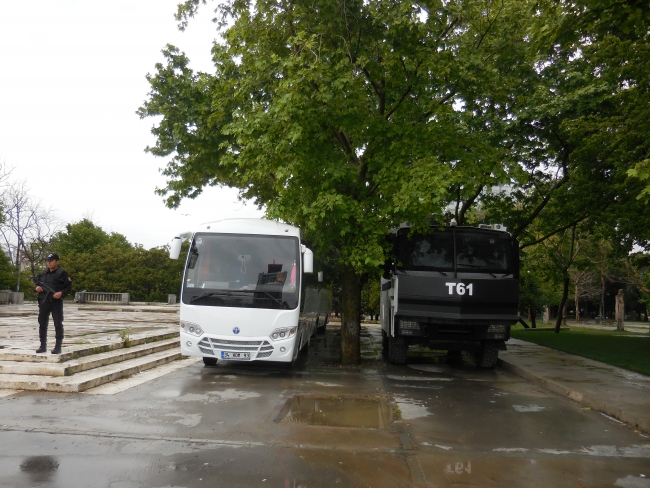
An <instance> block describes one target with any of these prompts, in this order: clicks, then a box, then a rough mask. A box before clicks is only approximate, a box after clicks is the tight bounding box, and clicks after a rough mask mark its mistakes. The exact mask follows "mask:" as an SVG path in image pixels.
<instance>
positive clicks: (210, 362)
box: [203, 356, 217, 366]
mask: <svg viewBox="0 0 650 488" xmlns="http://www.w3.org/2000/svg"><path fill="white" fill-rule="evenodd" d="M203 364H205V365H206V366H216V365H217V358H207V357H205V356H204V357H203Z"/></svg>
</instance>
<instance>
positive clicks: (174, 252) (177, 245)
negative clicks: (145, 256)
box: [169, 237, 183, 259]
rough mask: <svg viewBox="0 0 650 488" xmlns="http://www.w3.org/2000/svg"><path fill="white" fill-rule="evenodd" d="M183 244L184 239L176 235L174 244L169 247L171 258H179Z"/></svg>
mask: <svg viewBox="0 0 650 488" xmlns="http://www.w3.org/2000/svg"><path fill="white" fill-rule="evenodd" d="M182 244H183V239H181V238H180V237H174V239H173V240H172V245H171V246H170V248H169V258H170V259H178V256H179V255H180V253H181V245H182Z"/></svg>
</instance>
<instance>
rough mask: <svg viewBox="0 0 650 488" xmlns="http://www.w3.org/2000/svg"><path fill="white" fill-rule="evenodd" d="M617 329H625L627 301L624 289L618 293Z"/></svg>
mask: <svg viewBox="0 0 650 488" xmlns="http://www.w3.org/2000/svg"><path fill="white" fill-rule="evenodd" d="M615 317H616V330H625V325H624V320H625V301H624V299H623V289H620V290H618V294H617V295H616V314H615Z"/></svg>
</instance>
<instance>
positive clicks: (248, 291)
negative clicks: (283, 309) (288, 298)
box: [233, 289, 284, 306]
mask: <svg viewBox="0 0 650 488" xmlns="http://www.w3.org/2000/svg"><path fill="white" fill-rule="evenodd" d="M233 291H235V292H239V293H264V294H265V295H266V296H267V297H269V298H270V299H271V300H273V301H274V302H275V303H277V304H278V305H280V306H282V305H283V304H284V302H283V301H282V300H280V299H279V298H276V297H274V296H273V295H271V294H270V293H269V292H268V291H263V290H248V289H246V290H233Z"/></svg>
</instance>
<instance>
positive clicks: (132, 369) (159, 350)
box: [0, 329, 181, 392]
mask: <svg viewBox="0 0 650 488" xmlns="http://www.w3.org/2000/svg"><path fill="white" fill-rule="evenodd" d="M178 336H179V333H178V332H177V331H176V332H171V331H170V330H169V329H167V330H166V331H164V332H163V331H146V332H141V333H138V334H136V335H134V336H133V337H132V338H131V339H130V341H129V347H125V345H124V342H122V341H119V340H118V339H117V338H115V339H114V340H108V341H107V340H104V341H102V343H101V344H86V345H78V344H73V345H71V346H67V345H66V341H64V342H63V354H60V355H54V354H50V353H46V354H36V353H35V352H34V351H33V350H21V349H15V348H14V349H0V389H11V390H44V391H58V392H81V391H84V390H87V389H89V388H94V387H96V386H99V385H103V384H105V383H108V382H111V381H114V380H117V379H120V378H125V377H127V376H130V375H132V374H135V373H139V372H141V371H145V370H147V369H151V368H155V367H157V366H161V365H163V364H166V363H169V362H171V361H174V360H176V359H179V358H180V357H181V353H180V347H179V346H180V341H179V338H178Z"/></svg>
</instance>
